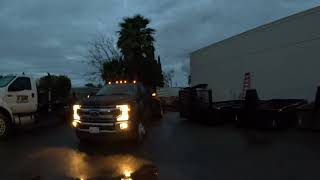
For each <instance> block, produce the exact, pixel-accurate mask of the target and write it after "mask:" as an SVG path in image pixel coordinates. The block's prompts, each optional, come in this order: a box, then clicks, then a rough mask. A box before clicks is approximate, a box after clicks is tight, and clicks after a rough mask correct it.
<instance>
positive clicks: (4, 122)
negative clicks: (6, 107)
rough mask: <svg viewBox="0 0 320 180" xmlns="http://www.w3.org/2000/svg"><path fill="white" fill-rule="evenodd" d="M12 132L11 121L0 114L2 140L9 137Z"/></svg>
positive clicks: (0, 135) (0, 136)
mask: <svg viewBox="0 0 320 180" xmlns="http://www.w3.org/2000/svg"><path fill="white" fill-rule="evenodd" d="M10 130H11V126H10V122H9V119H8V118H7V117H6V116H5V115H3V114H2V113H0V140H2V139H5V138H7V137H8V135H9V132H10Z"/></svg>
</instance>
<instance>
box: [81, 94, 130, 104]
mask: <svg viewBox="0 0 320 180" xmlns="http://www.w3.org/2000/svg"><path fill="white" fill-rule="evenodd" d="M134 100H135V98H134V97H132V96H126V95H113V96H92V97H90V98H87V99H84V100H82V101H80V105H82V106H111V105H121V104H127V103H131V102H132V101H134Z"/></svg>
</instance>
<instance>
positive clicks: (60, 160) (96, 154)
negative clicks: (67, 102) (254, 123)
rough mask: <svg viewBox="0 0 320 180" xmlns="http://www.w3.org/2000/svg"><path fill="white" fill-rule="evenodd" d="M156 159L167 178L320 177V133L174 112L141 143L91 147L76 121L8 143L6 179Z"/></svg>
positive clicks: (107, 169) (2, 163)
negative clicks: (205, 121)
mask: <svg viewBox="0 0 320 180" xmlns="http://www.w3.org/2000/svg"><path fill="white" fill-rule="evenodd" d="M148 164H153V165H155V166H156V167H157V168H158V169H159V179H184V180H186V179H187V180H188V179H218V180H220V179H230V180H231V179H232V180H234V179H243V180H248V179H262V180H264V179H268V180H270V179H319V178H320V170H319V169H320V133H319V132H306V131H297V130H294V129H291V130H288V131H285V132H283V131H282V132H275V131H273V132H266V131H265V132H257V131H253V130H251V131H245V130H243V129H237V128H235V127H234V126H233V125H232V124H227V125H222V126H216V127H215V126H207V125H201V124H197V123H192V122H188V121H185V120H183V119H180V118H179V117H178V114H177V113H172V112H170V113H166V114H165V116H164V117H163V119H162V120H160V121H158V122H155V123H153V124H152V126H151V129H150V132H149V136H148V138H147V139H146V141H145V143H144V144H142V145H140V146H136V145H133V144H128V143H125V142H116V143H110V142H106V143H105V144H104V143H103V142H102V143H101V144H89V145H83V144H80V143H79V142H78V140H77V138H76V137H75V135H74V133H73V131H72V129H71V128H70V127H69V126H68V125H60V126H56V127H53V128H46V129H36V130H32V131H21V132H19V133H16V134H15V135H14V136H13V137H11V138H10V139H9V140H8V141H6V142H0V168H1V173H0V174H1V175H0V179H1V180H2V179H4V180H6V179H32V177H38V179H64V178H66V177H68V178H88V177H90V178H92V177H106V176H114V177H117V176H119V175H121V174H123V172H124V171H130V172H135V171H136V170H137V169H139V168H140V167H142V166H143V165H148ZM36 179H37V178H36Z"/></svg>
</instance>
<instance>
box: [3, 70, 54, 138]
mask: <svg viewBox="0 0 320 180" xmlns="http://www.w3.org/2000/svg"><path fill="white" fill-rule="evenodd" d="M46 94H48V93H46ZM49 94H50V93H49ZM40 99H41V100H43V99H48V98H47V97H44V96H43V95H42V94H41V93H39V92H38V89H37V85H36V81H35V80H34V79H33V78H32V77H31V76H29V75H23V74H22V75H8V76H4V77H1V78H0V139H5V138H6V137H8V135H9V134H10V133H11V132H12V130H14V129H16V128H17V127H25V126H30V125H31V126H32V125H35V124H39V123H40V122H41V120H43V118H44V116H46V117H45V118H48V113H50V112H53V113H52V115H58V114H59V113H54V110H55V108H56V106H55V105H54V104H52V103H50V102H49V101H50V98H49V101H45V102H41V100H40ZM59 115H60V114H59ZM50 116H51V115H50Z"/></svg>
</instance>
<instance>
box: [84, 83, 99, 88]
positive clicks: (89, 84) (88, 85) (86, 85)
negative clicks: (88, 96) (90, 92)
mask: <svg viewBox="0 0 320 180" xmlns="http://www.w3.org/2000/svg"><path fill="white" fill-rule="evenodd" d="M84 86H85V87H92V88H94V87H96V86H95V85H94V84H93V83H87V84H85V85H84Z"/></svg>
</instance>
